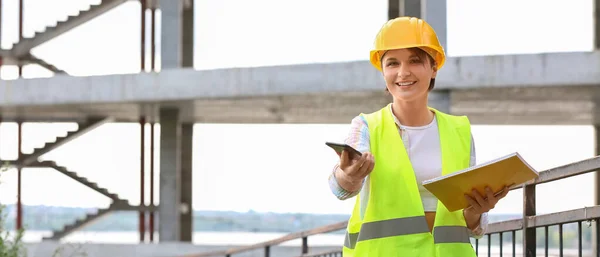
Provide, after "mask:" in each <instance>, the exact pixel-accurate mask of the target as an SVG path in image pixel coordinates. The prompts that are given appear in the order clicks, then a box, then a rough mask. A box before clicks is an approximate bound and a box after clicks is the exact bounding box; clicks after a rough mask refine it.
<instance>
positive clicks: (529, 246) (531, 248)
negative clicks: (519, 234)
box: [523, 184, 537, 257]
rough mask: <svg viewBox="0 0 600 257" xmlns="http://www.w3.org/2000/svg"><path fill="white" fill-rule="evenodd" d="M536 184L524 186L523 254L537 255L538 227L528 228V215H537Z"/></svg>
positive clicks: (533, 256)
mask: <svg viewBox="0 0 600 257" xmlns="http://www.w3.org/2000/svg"><path fill="white" fill-rule="evenodd" d="M535 213H536V211H535V184H533V185H528V184H525V185H524V186H523V256H527V257H535V256H536V250H537V242H536V231H535V230H536V228H528V221H529V219H528V217H529V216H535Z"/></svg>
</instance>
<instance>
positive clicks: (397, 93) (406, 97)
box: [390, 90, 427, 102]
mask: <svg viewBox="0 0 600 257" xmlns="http://www.w3.org/2000/svg"><path fill="white" fill-rule="evenodd" d="M390 93H391V95H392V96H393V97H394V99H396V100H400V101H403V102H411V101H415V100H420V99H421V98H427V92H424V93H420V92H413V91H405V90H394V91H390Z"/></svg>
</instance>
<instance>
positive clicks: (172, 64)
mask: <svg viewBox="0 0 600 257" xmlns="http://www.w3.org/2000/svg"><path fill="white" fill-rule="evenodd" d="M193 3H194V1H193V0H159V8H160V10H161V12H162V23H161V26H162V27H161V33H162V34H161V60H162V61H161V67H162V69H173V68H180V67H192V66H193V65H194V4H193Z"/></svg>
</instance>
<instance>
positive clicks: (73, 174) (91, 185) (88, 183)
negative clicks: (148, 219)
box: [32, 161, 129, 204]
mask: <svg viewBox="0 0 600 257" xmlns="http://www.w3.org/2000/svg"><path fill="white" fill-rule="evenodd" d="M32 166H35V167H46V168H53V169H55V170H57V171H58V172H60V173H62V174H64V175H66V176H67V177H69V178H71V179H73V180H75V181H77V182H79V183H81V184H83V185H84V186H87V187H89V188H91V189H92V190H94V191H96V192H98V193H101V194H103V195H105V196H106V197H108V198H110V199H112V200H113V202H119V203H125V204H129V203H128V202H127V201H126V200H123V199H121V198H120V197H119V195H117V194H114V193H111V192H109V191H108V189H106V188H103V187H100V186H98V184H97V183H96V182H91V181H89V180H88V179H87V178H85V177H82V176H79V175H78V174H77V173H76V172H73V171H70V170H68V169H67V168H66V167H64V166H59V165H58V164H56V162H54V161H42V162H37V163H34V164H33V165H32Z"/></svg>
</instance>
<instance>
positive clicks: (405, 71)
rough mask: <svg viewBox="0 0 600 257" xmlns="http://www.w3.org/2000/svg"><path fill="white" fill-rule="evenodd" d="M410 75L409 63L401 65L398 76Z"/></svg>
mask: <svg viewBox="0 0 600 257" xmlns="http://www.w3.org/2000/svg"><path fill="white" fill-rule="evenodd" d="M408 76H410V70H409V69H408V65H400V69H399V70H398V77H401V78H406V77H408Z"/></svg>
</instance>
